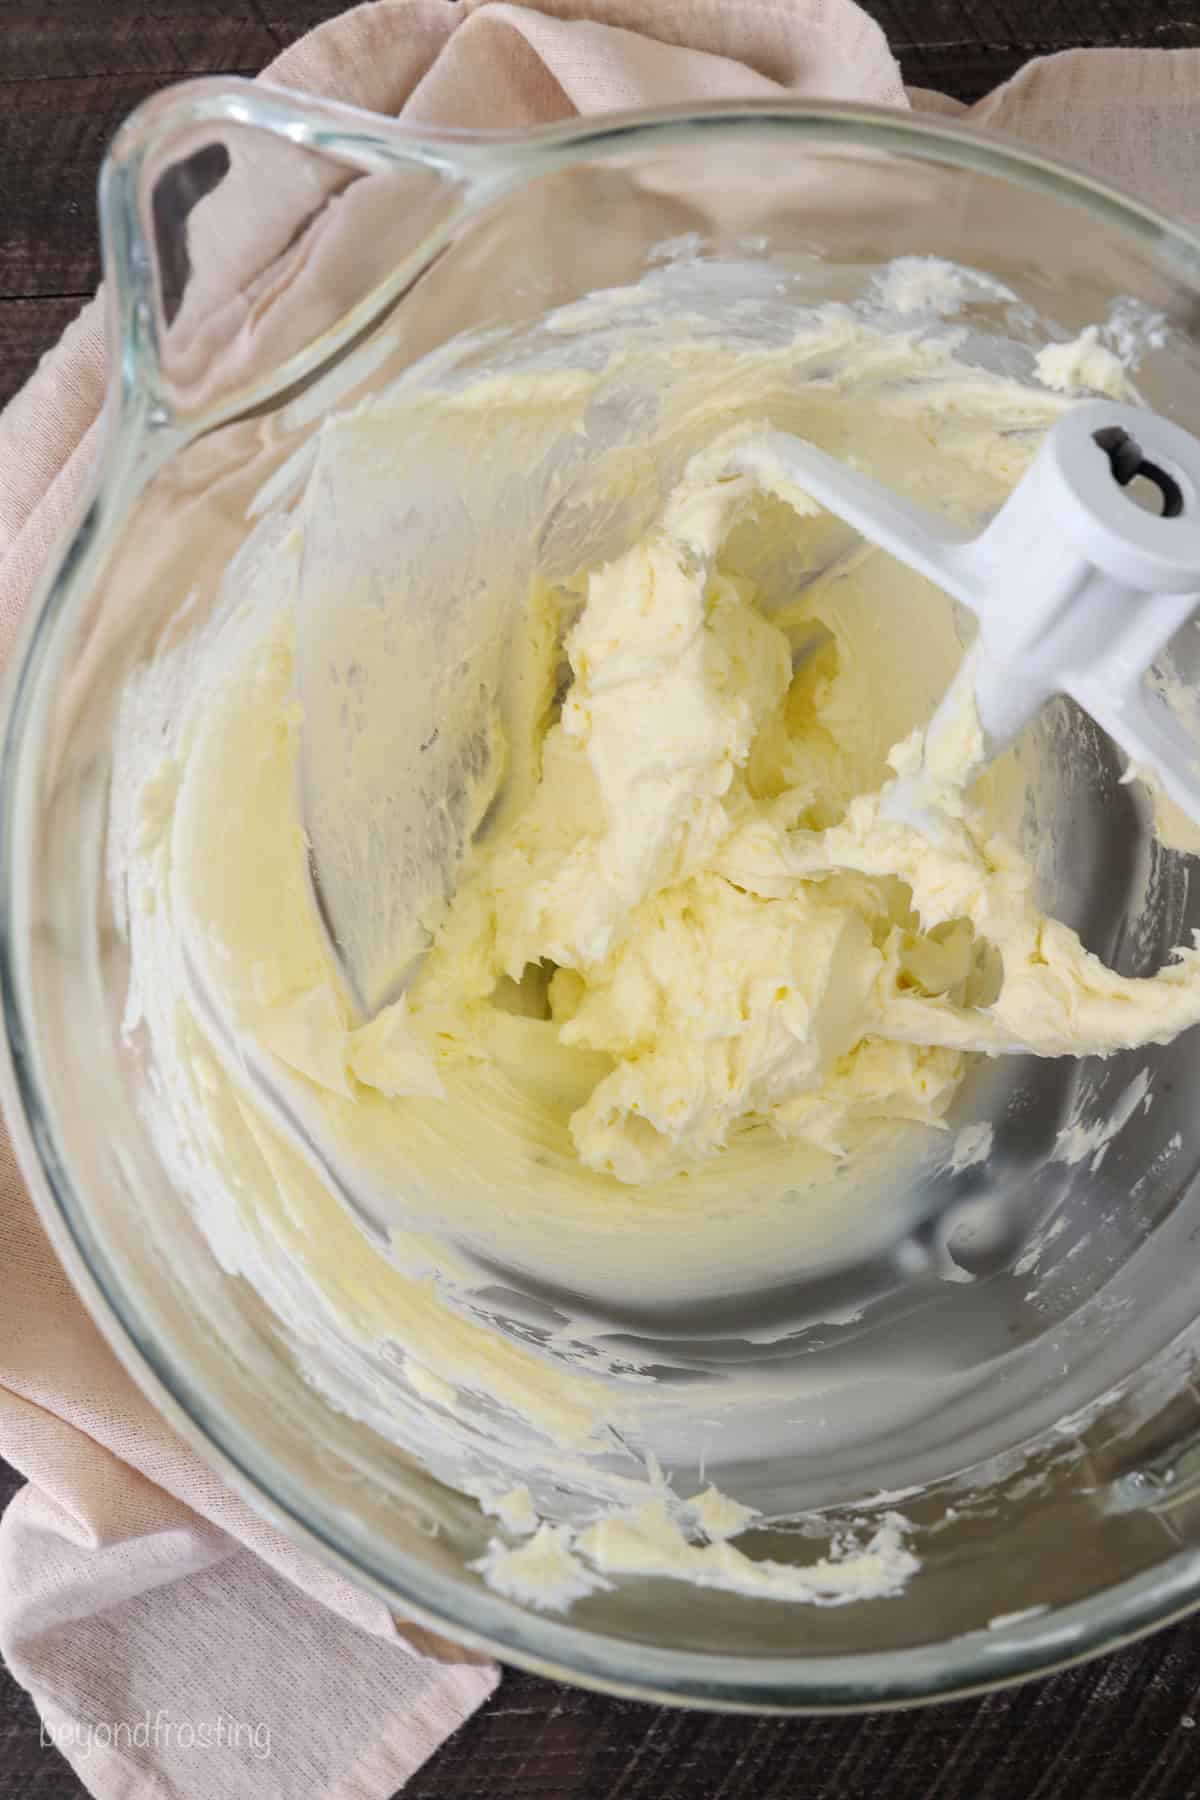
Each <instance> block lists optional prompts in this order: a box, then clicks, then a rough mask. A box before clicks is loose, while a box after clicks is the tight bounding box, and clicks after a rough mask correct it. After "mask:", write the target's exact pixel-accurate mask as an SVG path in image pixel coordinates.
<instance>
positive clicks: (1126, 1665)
mask: <svg viewBox="0 0 1200 1800" xmlns="http://www.w3.org/2000/svg"><path fill="white" fill-rule="evenodd" d="M866 4H867V10H868V11H869V12H871V13H873V14H874V15H875V17H876V18H878V20H879V21H880V23H881V24H882V25H883V27H884V29H885V30H886V31H887V33H888V36H889V38H890V40H891V42H892V44H893V46H894V48H895V49H896V51H897V54H898V55H899V57H900V61H901V64H902V67H903V70H904V74H905V78H906V79H907V80H908V81H910V82H913V83H916V84H918V85H921V86H925V87H934V88H940V89H942V90H944V91H945V92H947V93H951V94H954V95H956V96H957V97H958V98H960V99H964V100H972V99H975V98H977V97H978V96H979V95H980V94H983V93H985V92H987V90H988V89H989V88H991V87H993V86H994V85H995V84H996V83H997V82H999V81H1003V80H1004V79H1005V78H1006V77H1007V76H1009V75H1010V74H1012V72H1013V71H1014V70H1015V69H1016V68H1018V67H1019V66H1020V64H1021V63H1022V62H1024V61H1025V59H1026V58H1027V57H1028V56H1030V55H1033V54H1037V53H1040V52H1046V51H1051V50H1059V49H1065V48H1068V47H1070V46H1072V45H1080V44H1091V45H1096V44H1101V45H1103V44H1108V45H1115V44H1142V45H1148V46H1153V47H1157V48H1169V47H1173V46H1177V45H1200V0H1156V3H1155V4H1146V3H1145V0H866ZM652 5H653V0H647V6H648V7H651V6H652ZM340 10H341V7H340V6H339V5H338V4H337V3H336V0H176V3H170V0H157V4H149V5H147V4H145V0H0V404H3V402H4V400H6V399H7V398H8V397H9V395H10V394H12V393H14V392H15V391H16V389H17V388H18V387H19V386H20V385H21V383H22V381H23V380H24V379H25V377H26V375H27V374H28V373H29V372H30V370H31V369H32V368H33V366H34V364H35V362H36V361H37V358H38V357H39V356H40V355H41V353H42V352H43V351H44V350H45V349H47V348H48V347H49V346H50V345H51V344H52V343H53V342H54V340H55V339H56V338H57V336H58V335H59V333H60V332H61V330H62V328H63V326H64V325H65V324H66V323H67V321H68V320H69V319H70V318H71V317H72V316H73V314H74V313H75V312H76V311H77V309H78V307H79V305H80V304H81V302H82V301H83V300H84V299H85V298H86V297H87V296H88V295H90V293H91V292H92V291H93V289H94V287H95V284H96V281H97V279H98V265H97V256H96V220H95V202H94V193H95V183H96V173H97V168H98V165H99V161H100V157H101V155H102V153H103V150H104V146H105V144H106V142H107V140H108V139H109V137H110V136H111V135H112V132H113V131H114V129H115V127H116V126H117V124H118V123H119V121H120V120H121V118H122V117H123V116H124V114H125V113H127V112H128V111H129V110H130V108H131V107H133V106H135V105H136V104H137V103H138V101H139V100H142V99H144V98H145V96H146V95H148V94H150V93H152V92H154V90H155V89H156V88H158V87H161V86H163V85H164V84H165V83H167V82H169V81H175V80H181V79H183V78H184V77H187V76H191V75H200V74H215V73H226V74H228V73H235V72H236V73H253V72H254V71H256V70H257V69H258V68H260V67H261V66H262V64H263V63H265V62H267V61H269V60H270V58H271V57H272V56H273V55H275V54H276V52H277V51H278V50H279V49H281V48H282V47H283V46H284V45H285V44H287V43H289V42H291V41H292V40H293V39H294V38H296V37H298V36H299V35H300V34H301V33H302V32H304V31H307V30H308V29H310V27H312V26H313V25H315V24H317V23H319V22H320V21H321V20H322V19H325V18H329V17H332V16H333V15H334V14H335V13H337V12H338V11H340ZM17 1485H18V1480H17V1477H16V1475H15V1474H14V1473H13V1472H12V1471H8V1470H5V1468H4V1467H3V1465H2V1464H0V1508H2V1507H3V1505H4V1504H5V1502H6V1501H7V1499H8V1498H9V1497H10V1495H11V1493H12V1492H13V1491H14V1490H15V1488H16V1486H17ZM84 1793H85V1789H84V1788H83V1787H82V1785H81V1784H80V1783H79V1782H78V1781H77V1780H76V1778H75V1776H74V1775H73V1774H72V1773H71V1771H70V1770H69V1769H68V1768H67V1767H66V1765H65V1764H64V1763H63V1762H62V1761H61V1760H60V1758H59V1757H58V1755H57V1753H56V1752H55V1751H54V1750H52V1749H50V1748H45V1747H43V1746H42V1744H41V1742H40V1738H39V1726H38V1720H37V1716H36V1714H35V1712H34V1710H33V1706H32V1704H31V1703H30V1701H29V1700H28V1698H27V1696H26V1695H25V1694H24V1693H22V1692H21V1690H20V1689H19V1688H18V1687H17V1686H16V1684H15V1683H14V1682H13V1681H12V1680H11V1678H10V1677H9V1676H8V1675H7V1673H6V1672H5V1671H4V1670H3V1668H0V1800H76V1797H77V1796H82V1795H83V1794H84ZM1192 1795H1200V1622H1185V1623H1184V1624H1182V1625H1177V1626H1175V1627H1173V1628H1172V1629H1170V1630H1168V1631H1164V1632H1161V1633H1159V1634H1158V1636H1156V1637H1155V1638H1153V1639H1151V1640H1149V1641H1148V1642H1146V1643H1144V1644H1141V1645H1137V1646H1134V1647H1132V1648H1130V1649H1126V1650H1124V1651H1122V1652H1121V1653H1119V1654H1117V1655H1114V1656H1111V1657H1109V1658H1107V1659H1105V1660H1104V1661H1102V1662H1100V1663H1096V1664H1092V1665H1090V1666H1089V1667H1087V1668H1085V1669H1079V1670H1072V1671H1068V1672H1066V1673H1064V1674H1061V1675H1058V1676H1056V1677H1054V1678H1053V1679H1051V1680H1048V1681H1043V1682H1040V1683H1035V1684H1032V1685H1030V1686H1027V1687H1025V1688H1022V1689H1019V1690H1015V1691H1011V1692H1008V1693H1004V1694H992V1695H988V1696H986V1697H984V1698H982V1699H977V1700H971V1701H963V1702H959V1703H957V1704H955V1705H950V1706H939V1707H934V1708H930V1709H927V1710H925V1711H923V1712H917V1713H881V1714H874V1715H871V1716H868V1717H863V1718H833V1719H797V1720H778V1719H744V1718H724V1717H720V1716H717V1715H708V1714H699V1713H683V1712H673V1711H668V1710H666V1709H663V1708H658V1707H649V1706H639V1705H636V1704H634V1703H630V1702H622V1701H615V1700H610V1699H606V1698H603V1697H600V1696H597V1695H591V1694H586V1693H582V1692H578V1691H575V1690H571V1689H567V1688H562V1687H558V1686H556V1685H554V1684H552V1683H550V1682H546V1681H541V1680H538V1679H536V1678H535V1677H533V1676H529V1675H523V1674H520V1673H516V1672H509V1673H507V1674H506V1675H505V1678H504V1680H503V1682H502V1683H501V1686H500V1690H499V1693H498V1694H497V1696H496V1697H495V1699H494V1700H493V1701H492V1702H491V1703H490V1704H489V1705H488V1706H486V1707H485V1708H484V1709H483V1710H482V1711H481V1712H480V1713H479V1714H478V1715H477V1716H476V1717H475V1718H474V1719H473V1720H471V1721H470V1722H469V1723H468V1724H467V1725H466V1726H464V1727H463V1729H462V1730H461V1731H460V1732H459V1733H458V1734H457V1736H455V1737H454V1738H453V1739H452V1740H451V1741H450V1743H449V1744H447V1745H446V1746H445V1747H444V1748H443V1749H442V1750H441V1751H440V1752H439V1753H438V1754H437V1755H436V1756H435V1757H434V1758H433V1759H432V1760H431V1761H430V1762H429V1763H428V1764H427V1765H426V1767H425V1768H424V1769H423V1770H422V1771H421V1772H420V1773H419V1774H418V1775H417V1776H416V1777H415V1778H414V1779H413V1780H412V1781H411V1782H410V1783H409V1785H408V1787H407V1788H406V1790H405V1800H1184V1797H1186V1796H1192ZM130 1800H142V1797H141V1796H131V1797H130ZM288 1800H292V1797H291V1796H289V1797H288ZM295 1800H321V1796H320V1795H317V1794H313V1795H311V1796H300V1795H297V1796H295Z"/></svg>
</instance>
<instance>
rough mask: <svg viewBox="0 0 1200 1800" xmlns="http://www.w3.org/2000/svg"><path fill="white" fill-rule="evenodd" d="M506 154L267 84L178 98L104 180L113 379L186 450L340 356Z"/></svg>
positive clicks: (190, 92)
mask: <svg viewBox="0 0 1200 1800" xmlns="http://www.w3.org/2000/svg"><path fill="white" fill-rule="evenodd" d="M504 165H505V156H504V152H503V150H502V149H501V148H500V147H499V146H497V145H496V144H495V143H494V142H493V143H492V144H488V143H487V142H486V141H483V140H481V139H480V138H479V137H478V136H476V135H475V134H470V133H430V132H428V131H426V132H416V131H414V130H413V129H412V128H410V127H406V126H404V125H402V124H400V123H398V122H397V121H396V120H393V119H385V118H382V117H380V116H378V115H377V114H374V113H367V112H361V111H359V110H357V109H355V108H353V107H347V106H341V105H339V104H337V103H335V102H333V101H328V100H320V99H314V98H312V97H311V96H308V95H300V94H295V93H291V92H289V91H288V90H286V89H283V88H275V87H271V86H269V85H267V84H265V83H262V82H251V81H240V80H236V81H235V80H230V81H223V80H212V81H209V80H205V81H196V82H189V83H186V84H184V85H182V86H179V87H175V88H169V89H167V90H166V91H165V92H164V93H162V94H160V95H158V96H156V97H155V98H154V99H152V100H149V101H148V102H146V104H145V105H143V106H141V107H139V108H138V109H137V111H136V112H134V113H133V114H132V115H131V116H130V118H129V119H128V120H127V121H126V122H125V124H124V125H123V126H122V127H121V129H120V131H119V132H118V133H117V136H116V138H115V140H114V142H113V144H112V147H111V149H110V151H109V154H108V156H107V158H106V160H105V164H104V167H103V170H102V173H101V179H100V224H101V240H102V246H103V255H104V268H105V275H106V280H107V286H108V295H109V330H110V344H111V349H112V369H113V381H114V383H115V384H116V386H117V388H118V390H119V397H120V399H121V400H122V402H123V408H122V410H124V409H125V408H126V407H129V408H132V409H133V410H134V411H136V412H137V413H138V414H140V416H141V418H142V420H143V421H144V422H147V423H149V424H151V425H159V426H165V425H171V426H174V427H176V428H178V427H180V426H182V427H184V428H185V430H186V431H187V433H188V435H191V434H193V433H194V432H195V430H196V429H197V428H198V427H202V426H207V425H209V424H212V423H216V422H218V421H219V420H221V419H225V418H229V417H231V416H234V415H236V414H238V413H240V412H243V411H246V410H249V409H252V408H255V407H258V406H262V405H264V404H266V403H268V402H270V401H271V400H272V399H273V398H276V397H277V396H278V395H279V393H280V392H281V391H282V390H283V389H286V388H288V387H289V386H291V385H293V384H295V383H296V382H298V381H300V380H302V379H305V378H307V376H308V375H310V374H311V372H312V371H313V369H314V368H315V367H319V366H324V364H325V363H326V362H328V361H329V360H331V359H333V358H335V357H337V356H338V355H340V354H341V352H342V351H343V350H344V348H345V347H346V345H347V344H348V343H350V342H351V341H353V340H355V339H356V338H357V337H359V336H360V335H362V334H363V333H364V332H365V331H366V330H367V329H369V327H370V325H371V324H372V323H373V322H374V321H375V320H376V319H377V318H378V317H379V316H380V314H381V312H383V311H385V310H387V309H389V308H390V307H391V306H392V305H394V304H395V302H396V300H397V299H398V298H399V297H400V296H401V295H402V294H403V293H404V292H405V291H406V290H407V289H408V288H409V287H410V286H411V285H412V284H413V283H414V282H416V281H418V280H419V279H420V277H421V275H422V273H423V272H424V271H425V270H426V269H427V268H428V267H429V266H430V264H431V263H432V262H433V261H434V260H435V259H436V257H437V256H438V255H439V253H440V251H441V250H442V249H443V248H445V246H446V244H447V243H448V242H449V241H450V239H451V238H452V236H453V234H454V232H455V230H456V228H457V227H458V225H459V222H460V221H461V218H462V216H463V214H464V212H465V211H467V210H468V208H469V207H470V205H471V202H472V200H473V199H474V198H475V197H476V196H478V195H480V194H482V193H485V192H487V193H490V192H494V191H495V189H496V187H497V186H498V185H503V181H504Z"/></svg>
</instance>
